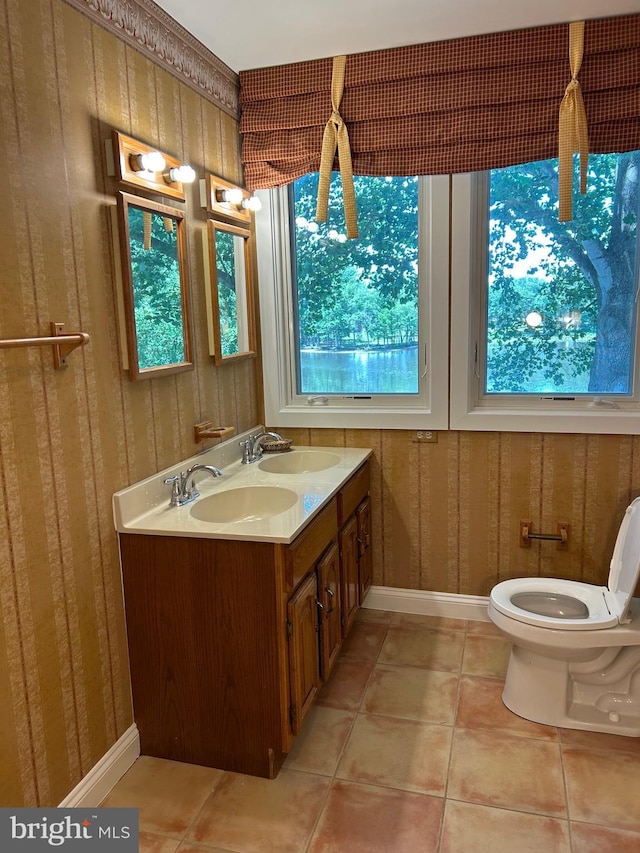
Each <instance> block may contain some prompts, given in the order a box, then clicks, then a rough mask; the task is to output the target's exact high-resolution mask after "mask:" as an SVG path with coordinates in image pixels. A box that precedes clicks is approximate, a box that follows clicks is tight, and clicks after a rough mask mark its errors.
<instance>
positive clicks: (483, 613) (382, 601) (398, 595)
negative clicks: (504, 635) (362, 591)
mask: <svg viewBox="0 0 640 853" xmlns="http://www.w3.org/2000/svg"><path fill="white" fill-rule="evenodd" d="M488 604H489V599H488V598H486V597H485V596H483V595H457V594H453V593H449V592H427V591H426V590H423V589H400V588H399V587H393V586H372V587H371V588H370V590H369V592H368V593H367V595H366V597H365V600H364V601H363V603H362V606H363V607H368V608H370V609H372V610H393V611H394V612H396V613H419V614H420V615H422V616H448V617H449V618H451V619H474V620H476V621H478V622H488V621H489V616H488V614H487V606H488Z"/></svg>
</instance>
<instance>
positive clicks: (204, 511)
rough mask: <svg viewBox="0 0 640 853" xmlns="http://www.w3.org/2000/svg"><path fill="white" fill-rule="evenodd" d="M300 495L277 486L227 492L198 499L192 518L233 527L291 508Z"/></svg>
mask: <svg viewBox="0 0 640 853" xmlns="http://www.w3.org/2000/svg"><path fill="white" fill-rule="evenodd" d="M297 501H298V495H297V494H296V493H295V492H292V491H291V489H280V488H278V487H277V486H275V487H274V486H246V487H245V488H239V489H228V490H226V491H223V492H217V493H216V494H214V495H209V496H208V497H206V498H200V499H199V500H197V501H196V502H195V503H194V505H193V507H192V508H191V515H192V516H193V517H194V518H197V519H198V521H209V522H213V523H214V524H230V523H233V522H238V521H262V519H264V518H270V517H271V516H272V515H278V514H279V513H281V512H285V511H286V510H288V509H291V507H292V506H294V505H295V504H296V503H297Z"/></svg>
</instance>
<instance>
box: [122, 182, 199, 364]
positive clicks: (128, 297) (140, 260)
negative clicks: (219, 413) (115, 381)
mask: <svg viewBox="0 0 640 853" xmlns="http://www.w3.org/2000/svg"><path fill="white" fill-rule="evenodd" d="M117 206H118V231H119V242H120V254H121V257H122V273H123V275H122V284H123V288H122V290H123V293H122V296H123V312H124V326H125V332H126V343H127V347H126V354H127V362H128V363H127V364H125V367H127V369H128V370H129V378H130V379H132V380H137V379H147V378H151V377H155V376H161V375H165V374H169V373H176V372H178V371H180V370H190V369H192V368H193V363H192V358H191V334H190V324H191V321H190V315H189V295H188V283H187V269H186V238H185V220H184V214H183V212H182V211H181V210H179V209H178V208H174V207H169V206H167V205H165V204H160V203H158V202H154V201H150V200H149V199H146V198H141V197H140V196H137V195H130V194H129V193H123V192H121V193H118V205H117Z"/></svg>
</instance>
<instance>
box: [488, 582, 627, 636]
mask: <svg viewBox="0 0 640 853" xmlns="http://www.w3.org/2000/svg"><path fill="white" fill-rule="evenodd" d="M521 592H532V593H540V594H543V593H545V594H548V595H567V596H569V597H570V598H575V599H577V600H578V601H581V602H582V603H583V604H584V605H585V606H586V608H587V610H588V611H589V615H588V617H586V618H585V619H562V618H558V617H554V616H543V615H541V614H539V613H532V612H531V611H530V610H523V609H522V608H521V607H518V606H517V605H516V604H514V603H513V601H512V600H511V597H512V596H513V595H516V594H517V593H521ZM608 595H609V590H608V589H607V587H606V586H593V584H589V583H580V581H568V580H560V579H556V578H514V579H513V580H508V581H502V583H499V584H498V585H497V586H494V588H493V589H492V590H491V602H492V604H493V606H494V607H495V608H496V610H498V611H499V612H500V613H503V614H504V615H505V616H510V617H511V618H512V619H516V620H517V621H518V622H526V623H527V624H529V625H540V626H541V627H544V628H561V629H562V630H564V631H571V630H574V631H585V630H590V631H595V630H597V629H598V628H611V627H612V626H613V625H617V624H618V617H617V616H616V615H615V613H612V612H611V606H612V603H610V602H608V601H607V596H608Z"/></svg>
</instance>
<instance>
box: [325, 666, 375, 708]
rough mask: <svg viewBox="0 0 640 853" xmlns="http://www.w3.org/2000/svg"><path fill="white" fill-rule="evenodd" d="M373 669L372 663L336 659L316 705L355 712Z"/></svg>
mask: <svg viewBox="0 0 640 853" xmlns="http://www.w3.org/2000/svg"><path fill="white" fill-rule="evenodd" d="M372 669H373V662H372V661H354V660H344V661H343V660H342V659H338V660H337V661H336V664H335V666H334V667H333V672H332V673H331V676H330V678H329V680H328V681H327V683H326V684H325V685H324V686H323V688H322V690H321V691H320V693H319V694H318V698H317V699H316V703H317V704H318V705H330V706H331V707H332V708H342V709H343V710H344V711H357V710H358V708H359V707H360V703H361V702H362V698H363V696H364V693H365V690H366V689H367V682H368V681H369V676H370V675H371V671H372Z"/></svg>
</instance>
